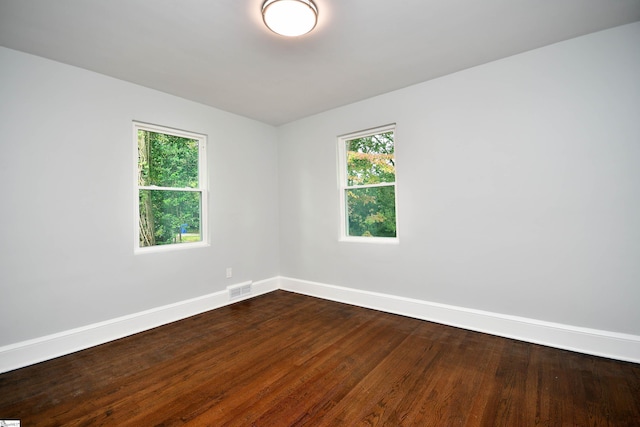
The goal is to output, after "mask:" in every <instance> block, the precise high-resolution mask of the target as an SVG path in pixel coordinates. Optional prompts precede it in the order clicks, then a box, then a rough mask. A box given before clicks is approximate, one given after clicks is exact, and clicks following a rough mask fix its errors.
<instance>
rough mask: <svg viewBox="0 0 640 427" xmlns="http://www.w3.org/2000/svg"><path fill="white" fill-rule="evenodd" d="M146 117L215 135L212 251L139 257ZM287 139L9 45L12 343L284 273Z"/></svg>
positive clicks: (4, 285) (6, 294)
mask: <svg viewBox="0 0 640 427" xmlns="http://www.w3.org/2000/svg"><path fill="white" fill-rule="evenodd" d="M132 120H139V121H144V122H149V123H155V124H160V125H165V126H170V127H175V128H179V129H186V130H190V131H193V132H200V133H204V134H207V135H208V136H209V168H210V170H209V171H210V198H209V200H210V211H209V220H210V228H211V234H212V244H211V246H210V247H208V248H202V249H191V250H183V251H177V252H171V253H161V254H160V253H157V254H141V255H134V253H133V242H134V237H133V236H134V234H133V233H134V226H135V225H136V223H135V221H134V218H133V203H134V200H135V196H134V190H133V167H134V158H133V141H132ZM276 143H277V141H276V131H275V129H274V128H273V127H272V126H268V125H265V124H262V123H259V122H255V121H252V120H249V119H246V118H243V117H239V116H235V115H232V114H228V113H225V112H222V111H219V110H216V109H213V108H209V107H206V106H203V105H200V104H196V103H193V102H190V101H186V100H184V99H180V98H176V97H173V96H170V95H167V94H163V93H160V92H157V91H153V90H150V89H147V88H143V87H140V86H136V85H133V84H129V83H126V82H123V81H120V80H116V79H112V78H108V77H105V76H103V75H100V74H96V73H92V72H89V71H86V70H82V69H78V68H75V67H70V66H67V65H63V64H60V63H57V62H53V61H49V60H46V59H43V58H39V57H35V56H31V55H26V54H23V53H19V52H16V51H12V50H9V49H5V48H0V195H1V198H0V346H2V345H6V344H10V343H17V342H20V341H23V340H28V339H32V338H37V337H41V336H44V335H48V334H52V333H57V332H62V331H67V330H69V329H72V328H77V327H81V326H84V325H89V324H92V323H96V322H101V321H104V320H109V319H113V318H116V317H118V316H123V315H128V314H132V313H137V312H140V311H142V310H147V309H151V308H155V307H159V306H163V305H166V304H171V303H175V302H178V301H183V300H187V299H189V298H194V297H198V296H202V295H206V294H210V293H212V292H216V291H221V290H223V289H225V287H226V286H227V285H229V284H234V283H238V282H242V281H245V280H261V279H266V278H271V277H275V276H277V274H278V253H277V250H274V248H276V247H277V243H276V242H277V240H278V212H277V208H278V206H277V198H278V190H277V171H276V164H277V148H276ZM226 267H233V272H234V277H233V278H232V279H226V278H225V268H226Z"/></svg>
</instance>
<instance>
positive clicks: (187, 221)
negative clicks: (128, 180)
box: [140, 190, 202, 247]
mask: <svg viewBox="0 0 640 427" xmlns="http://www.w3.org/2000/svg"><path fill="white" fill-rule="evenodd" d="M200 200H201V194H200V192H194V191H164V190H140V247H143V246H155V245H168V244H172V243H190V242H199V241H201V240H202V238H201V233H200Z"/></svg>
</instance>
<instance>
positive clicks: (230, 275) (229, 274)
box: [227, 267, 233, 279]
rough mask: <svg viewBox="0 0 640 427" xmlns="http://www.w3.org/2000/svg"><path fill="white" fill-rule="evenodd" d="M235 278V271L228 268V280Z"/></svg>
mask: <svg viewBox="0 0 640 427" xmlns="http://www.w3.org/2000/svg"><path fill="white" fill-rule="evenodd" d="M231 277H233V270H232V269H231V267H227V279H229V278H231Z"/></svg>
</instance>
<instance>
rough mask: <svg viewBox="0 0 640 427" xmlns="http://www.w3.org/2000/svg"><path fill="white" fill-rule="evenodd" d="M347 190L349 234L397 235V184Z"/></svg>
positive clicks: (367, 235) (371, 235)
mask: <svg viewBox="0 0 640 427" xmlns="http://www.w3.org/2000/svg"><path fill="white" fill-rule="evenodd" d="M345 191H346V196H347V215H348V216H347V220H348V235H349V236H365V237H396V187H395V185H389V186H383V187H369V188H351V189H348V190H345Z"/></svg>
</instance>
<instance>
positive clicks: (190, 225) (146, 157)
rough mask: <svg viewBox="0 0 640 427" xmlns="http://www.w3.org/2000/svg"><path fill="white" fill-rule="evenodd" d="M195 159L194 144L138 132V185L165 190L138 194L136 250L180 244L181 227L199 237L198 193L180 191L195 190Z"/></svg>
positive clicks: (196, 183)
mask: <svg viewBox="0 0 640 427" xmlns="http://www.w3.org/2000/svg"><path fill="white" fill-rule="evenodd" d="M198 155H199V141H198V140H195V139H189V138H184V137H179V136H174V135H167V134H163V133H156V132H150V131H145V130H139V131H138V185H139V186H141V187H151V186H157V187H165V188H164V189H153V188H150V189H149V188H147V189H141V190H139V197H140V246H153V245H165V244H171V243H180V242H182V241H183V239H182V238H183V233H182V232H183V226H184V225H186V227H187V230H186V231H187V232H190V233H197V234H199V233H200V211H201V210H200V193H199V192H193V191H185V190H184V189H192V188H198ZM167 187H169V188H173V189H176V190H167V189H166V188H167ZM180 189H183V190H182V191H180ZM198 240H200V239H199V238H198Z"/></svg>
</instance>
